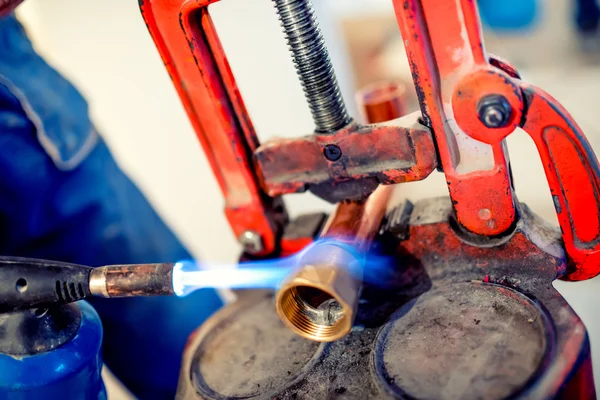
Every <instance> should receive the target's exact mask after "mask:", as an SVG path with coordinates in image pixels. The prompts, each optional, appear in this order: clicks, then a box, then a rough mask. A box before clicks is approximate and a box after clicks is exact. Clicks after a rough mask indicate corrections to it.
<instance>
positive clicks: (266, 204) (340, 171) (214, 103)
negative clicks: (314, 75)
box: [140, 0, 436, 254]
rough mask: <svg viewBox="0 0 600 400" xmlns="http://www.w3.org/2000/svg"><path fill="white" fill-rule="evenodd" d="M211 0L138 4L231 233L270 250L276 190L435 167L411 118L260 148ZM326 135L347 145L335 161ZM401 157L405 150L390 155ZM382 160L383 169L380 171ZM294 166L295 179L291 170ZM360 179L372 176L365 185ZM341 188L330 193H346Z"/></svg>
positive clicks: (416, 174) (365, 189)
mask: <svg viewBox="0 0 600 400" xmlns="http://www.w3.org/2000/svg"><path fill="white" fill-rule="evenodd" d="M217 1H218V0H140V9H141V11H142V15H143V17H144V20H145V21H146V25H147V26H148V29H149V31H150V34H151V35H152V38H153V39H154V42H155V44H156V46H157V48H158V50H159V52H160V54H161V57H162V59H163V62H164V64H165V66H166V68H167V70H168V72H169V74H170V76H171V79H172V80H173V83H174V85H175V87H176V89H177V91H178V93H179V96H180V98H181V100H182V102H183V105H184V107H185V109H186V111H187V114H188V117H189V118H190V121H191V122H192V125H193V127H194V129H195V131H196V134H197V136H198V138H199V140H200V143H201V144H202V147H203V149H204V152H205V154H206V156H207V157H208V160H209V162H210V165H211V167H212V170H213V173H214V174H215V176H216V178H217V181H218V182H219V185H220V187H221V190H222V192H223V194H224V197H225V213H226V215H227V218H228V220H229V223H230V225H231V226H232V229H233V231H234V233H235V234H236V236H238V237H239V236H240V235H241V234H242V233H243V232H245V231H248V230H251V231H255V232H257V233H259V234H260V236H261V237H262V240H263V244H264V250H263V251H262V254H271V253H273V252H274V251H276V250H277V248H278V241H279V238H280V235H281V231H282V229H281V228H282V225H283V224H285V223H286V221H287V217H286V213H285V209H284V207H283V203H282V201H281V200H280V199H279V198H278V197H277V196H278V195H281V194H285V193H292V192H297V191H303V190H306V189H309V188H310V187H311V185H321V187H322V184H326V185H329V184H330V185H332V186H335V185H337V184H339V183H340V182H342V181H344V182H354V183H356V185H355V187H356V188H358V192H359V193H360V195H361V196H362V197H364V196H367V195H368V194H369V193H370V191H371V190H372V189H374V187H373V188H371V186H370V184H372V180H373V179H376V180H377V181H379V182H382V183H396V182H405V181H412V180H417V179H423V178H425V177H426V176H428V175H429V173H431V172H432V171H433V169H435V166H436V158H435V148H434V145H433V140H432V138H431V134H430V132H429V131H428V130H427V129H424V127H422V126H421V127H420V128H421V129H419V127H418V126H413V125H414V124H412V125H409V126H407V127H401V126H399V127H387V126H376V127H361V126H358V125H356V124H353V125H351V126H350V127H346V128H344V129H341V130H340V131H338V132H336V133H333V134H331V135H327V136H318V137H316V136H314V135H312V136H308V137H306V138H300V139H295V140H288V141H275V142H271V143H268V144H266V145H265V146H262V147H261V148H260V149H258V147H259V143H258V139H257V137H256V134H255V132H254V129H253V127H252V123H251V121H250V118H249V116H248V113H247V112H246V109H245V107H244V104H243V101H242V98H241V96H240V93H239V90H238V88H237V85H236V83H235V80H234V78H233V75H232V73H231V70H230V68H229V65H228V63H227V58H226V56H225V54H224V52H223V48H222V46H221V44H220V42H219V39H218V36H217V33H216V30H215V27H214V25H213V23H212V20H211V18H210V15H209V13H208V6H209V5H210V4H212V3H216V2H217ZM393 143H396V144H395V145H394V146H393V147H392V148H395V149H399V147H398V146H399V144H401V143H404V144H405V147H404V148H403V149H401V150H402V154H400V153H398V154H397V155H396V156H395V157H391V156H390V148H385V147H384V146H389V145H390V144H393ZM328 144H335V145H339V146H341V147H344V151H345V153H346V154H344V156H343V157H342V158H341V159H340V160H339V161H336V162H327V161H326V160H325V158H324V156H323V147H324V146H325V145H328ZM253 156H254V157H255V159H256V163H254V161H253ZM349 156H351V157H349ZM400 156H402V157H403V159H398V160H397V161H396V162H394V161H393V158H400ZM382 158H388V160H387V162H383V163H382ZM307 160H311V162H308V163H307V162H306V161H307ZM382 166H387V167H388V168H387V169H384V170H381V167H382ZM319 172H322V173H319ZM294 174H296V175H295V176H296V177H297V179H296V180H295V181H293V180H292V179H291V178H290V177H291V176H292V175H294ZM298 174H299V175H298ZM361 179H365V180H369V182H368V183H364V184H362V183H361V182H360V180H361ZM261 187H262V188H264V189H265V190H262V189H261ZM265 192H266V193H265ZM340 196H342V194H338V196H337V197H336V198H334V199H333V200H335V201H341V200H345V199H344V198H341V197H340Z"/></svg>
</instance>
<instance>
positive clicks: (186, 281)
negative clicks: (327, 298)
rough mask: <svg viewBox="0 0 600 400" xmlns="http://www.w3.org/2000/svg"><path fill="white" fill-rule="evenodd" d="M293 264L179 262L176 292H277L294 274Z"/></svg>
mask: <svg viewBox="0 0 600 400" xmlns="http://www.w3.org/2000/svg"><path fill="white" fill-rule="evenodd" d="M293 266H294V263H293V262H286V259H278V260H260V261H252V262H247V263H241V264H239V265H210V264H203V263H200V262H198V261H194V260H186V261H179V262H177V263H176V264H175V267H174V268H173V290H174V291H175V294H176V295H178V296H186V295H188V294H190V293H192V292H193V291H195V290H197V289H202V288H213V289H276V288H277V287H278V286H279V284H280V283H281V281H282V280H283V278H284V277H285V276H286V275H287V274H289V273H290V271H291V269H292V267H293Z"/></svg>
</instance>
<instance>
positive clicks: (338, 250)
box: [275, 82, 406, 342]
mask: <svg viewBox="0 0 600 400" xmlns="http://www.w3.org/2000/svg"><path fill="white" fill-rule="evenodd" d="M405 95H406V90H405V87H404V85H403V84H401V83H398V82H383V83H378V84H376V85H373V86H369V87H367V88H365V89H364V90H362V91H361V92H359V93H358V95H357V99H358V103H359V105H360V108H361V109H362V110H363V117H364V119H365V120H366V121H367V122H369V123H376V122H383V121H388V120H391V119H394V118H399V117H401V116H402V115H403V114H404V111H405V106H406V105H405V103H406V102H405ZM393 190H394V189H393V187H391V186H379V187H378V188H377V189H376V190H375V191H374V192H373V193H372V194H371V196H369V198H368V199H366V200H365V201H362V202H357V201H352V202H343V203H341V204H339V205H338V206H337V208H336V210H335V211H334V213H333V214H332V215H331V217H330V218H329V220H328V221H327V223H326V224H325V227H324V228H323V232H322V234H321V237H322V238H331V239H332V240H331V241H319V242H316V243H315V244H313V245H311V246H310V247H309V248H308V249H307V250H306V251H305V252H304V254H303V255H302V257H301V258H300V260H299V263H298V265H299V266H298V268H296V270H295V271H294V272H292V273H291V274H290V275H288V277H287V278H286V280H285V281H284V282H283V284H282V285H281V287H280V288H279V290H278V291H277V295H276V298H275V304H276V308H277V313H278V314H279V317H280V318H281V320H282V321H283V322H284V323H285V324H286V325H287V326H288V327H289V328H290V329H292V330H293V331H294V332H296V333H297V334H299V335H300V336H302V337H304V338H307V339H310V340H315V341H318V342H332V341H334V340H337V339H340V338H342V337H344V336H345V335H346V334H348V333H349V332H350V330H351V329H352V324H353V323H354V318H355V317H356V309H357V306H358V300H359V298H360V289H361V287H362V276H363V275H362V273H363V271H362V268H363V260H362V259H361V258H362V257H364V255H365V253H366V252H367V251H368V250H369V248H370V247H371V243H372V242H373V238H374V237H375V235H376V234H377V232H378V231H379V227H380V226H381V221H382V220H383V217H384V215H385V212H386V209H387V205H388V202H389V200H390V198H391V195H392V193H393Z"/></svg>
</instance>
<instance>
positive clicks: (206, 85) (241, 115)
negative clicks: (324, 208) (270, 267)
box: [140, 0, 286, 254]
mask: <svg viewBox="0 0 600 400" xmlns="http://www.w3.org/2000/svg"><path fill="white" fill-rule="evenodd" d="M215 2H216V1H214V0H212V1H211V0H203V1H196V0H170V1H165V0H140V9H141V11H142V15H143V17H144V20H145V21H146V25H147V26H148V30H149V31H150V34H151V35H152V38H153V39H154V42H155V44H156V47H157V48H158V50H159V52H160V54H161V57H162V59H163V62H164V64H165V66H166V67H167V70H168V72H169V75H170V76H171V79H172V80H173V83H174V84H175V87H176V89H177V92H178V93H179V96H180V98H181V101H182V102H183V105H184V106H185V109H186V111H187V114H188V117H189V118H190V121H191V122H192V125H193V127H194V130H195V131H196V135H197V136H198V139H199V140H200V143H201V144H202V147H203V149H204V153H205V154H206V157H207V158H208V160H209V162H210V165H211V167H212V170H213V173H214V175H215V177H216V178H217V181H218V182H219V185H220V187H221V190H222V192H223V195H224V197H225V213H226V215H227V218H228V220H229V223H230V225H231V227H232V229H233V231H234V234H235V235H236V237H240V236H241V235H243V234H244V232H247V231H253V232H255V233H256V234H258V235H259V237H260V238H261V239H262V246H261V247H262V249H261V251H258V252H257V253H262V254H268V253H271V252H273V251H274V249H275V248H276V242H277V237H278V234H279V230H280V226H281V225H282V224H283V222H284V221H285V218H286V217H285V209H284V208H283V203H282V202H281V201H280V199H277V198H270V197H268V196H266V195H265V194H263V192H262V191H261V189H260V186H259V184H258V181H257V178H256V175H255V174H254V169H253V168H252V153H253V152H254V150H255V149H256V148H257V147H258V140H257V138H256V134H255V133H254V128H253V127H252V123H251V121H250V117H249V116H248V113H247V112H246V109H245V107H244V104H243V101H242V98H241V96H240V94H239V91H238V89H237V85H236V83H235V80H234V78H233V75H232V74H231V71H230V69H229V65H228V63H227V59H226V57H225V54H224V52H223V49H222V47H221V44H220V42H219V39H218V36H217V33H216V31H215V27H214V25H213V23H212V20H211V18H210V15H209V14H208V9H207V7H208V5H209V4H211V3H215Z"/></svg>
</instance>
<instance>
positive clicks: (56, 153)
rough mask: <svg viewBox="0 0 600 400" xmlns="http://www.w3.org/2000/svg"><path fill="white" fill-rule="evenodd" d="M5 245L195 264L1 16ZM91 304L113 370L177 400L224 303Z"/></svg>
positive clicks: (16, 28)
mask: <svg viewBox="0 0 600 400" xmlns="http://www.w3.org/2000/svg"><path fill="white" fill-rule="evenodd" d="M0 1H2V0H0ZM0 4H1V3H0ZM117 95H119V94H118V93H115V96H117ZM0 238H1V240H0V254H1V255H6V256H26V257H37V258H45V259H54V260H61V261H68V262H74V263H80V264H85V265H105V264H128V263H154V262H172V261H177V260H179V259H182V258H187V257H189V254H188V252H187V251H186V250H185V249H184V248H183V246H182V245H181V244H180V242H179V241H178V240H177V238H176V237H175V236H174V235H173V233H172V232H171V231H170V230H169V229H168V228H167V227H166V226H165V224H164V223H163V221H162V220H161V219H160V218H159V216H158V215H157V214H156V213H155V211H154V210H153V209H152V207H151V206H150V205H149V203H148V202H147V201H146V199H145V198H144V196H143V195H142V194H141V193H140V191H139V190H138V189H137V188H136V187H135V185H134V184H133V183H132V182H131V181H130V180H129V179H128V178H127V176H125V174H124V173H123V172H122V171H121V170H120V169H119V167H118V166H117V165H116V163H115V161H114V160H113V158H112V156H111V154H110V152H109V150H108V148H107V146H106V145H105V143H104V142H103V141H102V138H101V137H100V136H99V134H98V132H97V131H96V130H95V129H94V126H93V124H92V123H91V122H90V119H89V117H88V109H87V104H86V102H85V100H84V99H83V98H82V96H81V95H80V94H79V92H78V91H77V90H76V89H75V88H74V87H73V86H72V85H71V84H70V83H69V82H67V81H66V80H65V79H64V78H63V77H61V76H60V75H59V74H58V73H57V72H56V71H55V70H54V69H52V68H51V67H50V66H48V65H47V64H46V63H45V62H44V61H43V60H42V59H41V58H40V57H39V56H38V55H37V54H36V53H35V51H34V50H33V48H32V46H31V44H30V42H29V41H28V40H27V38H26V35H25V33H24V31H23V29H22V27H21V25H20V24H19V23H18V22H17V20H16V19H15V18H14V17H12V16H9V17H5V18H0ZM94 305H95V306H96V308H97V309H98V311H99V313H100V315H101V317H102V320H103V324H104V330H105V341H104V357H105V361H106V363H107V364H108V366H109V367H110V368H111V369H112V371H113V372H114V373H115V374H116V375H117V376H118V377H119V378H120V379H121V380H123V381H124V383H125V384H126V385H128V386H129V387H130V388H131V389H132V390H133V391H134V393H135V394H136V395H138V396H139V397H141V398H173V396H174V391H175V386H176V381H177V375H178V370H179V361H180V357H181V352H182V351H183V347H184V344H185V341H186V339H187V337H188V335H189V334H190V332H191V331H192V330H193V329H194V328H196V327H197V326H198V325H199V324H201V323H202V321H203V320H204V319H205V318H206V317H207V316H208V315H210V314H211V313H212V312H213V311H214V310H215V309H216V308H217V307H219V306H220V305H221V301H220V299H219V297H218V296H217V294H216V293H215V292H214V291H211V290H206V291H200V292H197V293H195V294H192V295H190V296H189V297H186V298H176V297H165V298H140V299H110V300H106V301H104V302H97V303H94Z"/></svg>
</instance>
